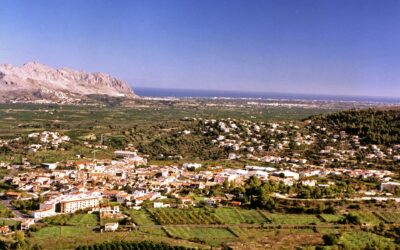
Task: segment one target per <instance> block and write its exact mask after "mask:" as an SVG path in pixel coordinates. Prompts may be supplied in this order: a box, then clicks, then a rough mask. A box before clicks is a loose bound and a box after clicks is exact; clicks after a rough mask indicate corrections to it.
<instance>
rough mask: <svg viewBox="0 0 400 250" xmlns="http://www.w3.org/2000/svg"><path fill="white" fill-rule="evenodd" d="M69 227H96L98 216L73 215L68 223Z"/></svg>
mask: <svg viewBox="0 0 400 250" xmlns="http://www.w3.org/2000/svg"><path fill="white" fill-rule="evenodd" d="M68 224H69V225H74V226H97V224H98V215H97V214H74V215H73V216H72V218H71V219H70V220H69V221H68Z"/></svg>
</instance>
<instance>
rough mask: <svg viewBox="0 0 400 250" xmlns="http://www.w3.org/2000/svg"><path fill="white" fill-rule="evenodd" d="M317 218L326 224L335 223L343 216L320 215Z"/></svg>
mask: <svg viewBox="0 0 400 250" xmlns="http://www.w3.org/2000/svg"><path fill="white" fill-rule="evenodd" d="M319 216H320V217H321V218H322V220H323V221H325V222H328V223H336V222H338V221H340V220H341V219H342V218H343V216H340V215H335V214H320V215H319Z"/></svg>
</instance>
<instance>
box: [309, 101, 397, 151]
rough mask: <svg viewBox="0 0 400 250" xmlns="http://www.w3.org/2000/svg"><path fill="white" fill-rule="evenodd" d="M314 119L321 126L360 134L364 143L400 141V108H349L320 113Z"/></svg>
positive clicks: (386, 143) (392, 142) (389, 143)
mask: <svg viewBox="0 0 400 250" xmlns="http://www.w3.org/2000/svg"><path fill="white" fill-rule="evenodd" d="M313 119H314V120H315V121H316V122H317V123H320V124H321V126H325V127H328V128H330V129H333V130H336V131H338V130H344V131H346V133H348V134H350V135H358V136H359V137H360V138H362V142H363V143H364V144H385V145H391V144H395V143H399V142H400V110H376V109H368V110H349V111H340V112H335V113H332V114H328V115H318V116H316V117H313Z"/></svg>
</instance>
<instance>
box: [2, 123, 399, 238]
mask: <svg viewBox="0 0 400 250" xmlns="http://www.w3.org/2000/svg"><path fill="white" fill-rule="evenodd" d="M181 122H183V123H190V126H185V129H183V130H179V129H170V130H165V131H168V133H170V136H175V137H177V138H182V139H183V138H185V137H190V136H194V135H196V136H200V137H204V138H206V139H207V141H208V142H209V146H210V147H213V148H217V149H220V150H222V152H224V154H223V158H222V159H220V161H212V162H210V161H204V160H196V159H194V160H193V159H192V160H191V159H187V157H186V156H185V155H179V154H166V155H156V157H157V159H161V160H164V163H163V161H161V162H160V163H158V164H157V163H154V162H153V161H152V159H151V158H152V157H151V156H150V155H148V154H144V153H143V152H141V151H139V150H138V149H136V148H135V147H134V146H133V145H128V146H127V147H125V148H122V149H117V150H116V149H114V151H112V158H111V159H110V158H105V159H102V158H99V157H96V152H101V151H107V152H109V151H110V150H113V149H112V148H111V147H109V146H107V145H105V144H103V136H101V141H100V142H98V141H93V140H86V138H90V137H91V136H90V135H89V136H86V137H83V138H85V139H84V140H83V141H79V142H78V143H79V145H81V146H82V147H84V148H86V149H87V150H89V152H93V155H87V154H86V155H85V156H84V155H76V156H75V159H73V160H67V161H64V162H42V163H40V164H34V163H32V162H30V161H29V158H27V157H26V158H25V157H23V158H22V159H21V163H20V164H10V163H6V162H1V163H0V167H1V169H4V170H5V171H8V172H10V173H13V174H12V175H6V176H4V178H3V183H4V185H6V186H7V187H8V188H7V190H5V191H4V192H3V193H2V194H1V195H2V200H0V201H1V203H2V204H3V205H4V206H5V207H6V208H7V209H9V210H10V211H12V213H13V216H10V218H8V220H14V221H15V222H16V223H17V225H18V226H10V225H2V226H1V227H0V233H1V234H3V235H9V234H13V233H15V232H17V230H23V231H28V232H29V231H31V230H32V228H37V225H39V228H40V227H43V224H47V223H49V219H50V221H51V220H53V219H51V218H58V217H59V216H64V215H71V216H74V214H78V215H79V214H82V213H85V214H90V215H92V214H95V215H96V216H98V217H99V218H100V221H102V223H101V226H100V228H99V229H98V230H100V232H118V231H126V230H127V229H129V230H132V228H133V229H135V228H136V230H137V228H138V227H140V226H141V225H137V224H135V223H134V222H133V221H135V222H136V220H135V218H134V217H132V215H131V214H132V212H127V211H145V212H144V213H149V212H148V211H149V210H148V209H156V211H157V210H159V211H163V209H181V210H185V209H191V208H205V207H209V208H212V209H217V208H221V207H222V208H227V209H230V208H240V209H247V208H248V207H249V206H250V205H251V204H250V203H251V200H248V199H246V198H244V195H245V193H243V192H244V191H241V190H243V189H244V188H248V185H249V183H252V182H254V181H255V180H256V182H257V181H260V183H267V184H268V185H269V186H268V187H267V189H268V188H269V189H270V190H269V191H268V197H270V198H271V199H275V200H281V201H294V202H297V201H298V202H302V201H314V202H340V201H345V202H365V201H372V202H394V203H399V202H400V182H399V172H398V168H397V167H396V166H398V164H399V162H400V145H398V144H395V145H392V146H383V145H375V144H371V145H366V144H365V143H363V138H359V137H358V136H351V135H348V134H346V132H345V131H337V132H335V131H331V130H329V129H327V128H325V127H322V126H320V125H319V124H315V123H314V122H313V121H311V120H305V121H301V122H298V121H297V122H287V121H281V122H257V121H252V120H239V119H230V118H227V119H202V118H188V117H186V118H183V119H182V120H181ZM22 142H23V143H22ZM70 143H77V142H74V141H73V139H71V138H70V137H69V136H67V135H64V134H63V133H59V132H56V131H43V132H35V133H30V134H28V135H27V136H25V137H18V138H15V139H7V140H0V145H1V146H6V147H8V146H13V145H15V144H18V145H24V146H23V149H22V150H23V151H26V152H28V154H30V155H35V154H36V153H40V152H46V151H51V152H63V151H66V150H68V148H69V144H70ZM219 162H220V164H219ZM246 190H247V189H246ZM246 192H247V191H246ZM270 198H268V199H270ZM27 204H29V205H27ZM268 204H269V203H268ZM261 208H262V209H265V208H268V205H266V206H265V207H261ZM146 211H147V212H146ZM152 211H153V210H152ZM160 214H162V212H160ZM155 216H159V215H157V214H156V215H155ZM157 218H158V217H157ZM132 219H133V221H132ZM158 219H159V218H158ZM126 221H129V226H127V222H126ZM121 223H122V224H121ZM34 230H37V229H34Z"/></svg>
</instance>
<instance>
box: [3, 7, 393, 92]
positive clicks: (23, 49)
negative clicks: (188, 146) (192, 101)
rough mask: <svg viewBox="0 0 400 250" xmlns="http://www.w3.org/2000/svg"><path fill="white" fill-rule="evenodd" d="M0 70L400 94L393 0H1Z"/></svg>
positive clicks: (194, 85)
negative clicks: (34, 65) (46, 68)
mask: <svg viewBox="0 0 400 250" xmlns="http://www.w3.org/2000/svg"><path fill="white" fill-rule="evenodd" d="M0 14H1V17H0V31H1V35H0V36H1V41H2V44H0V63H11V64H14V65H21V64H23V63H26V62H29V61H38V62H41V63H44V64H48V65H50V66H52V67H56V68H59V67H69V68H73V69H78V70H83V71H90V72H97V71H100V72H104V73H108V74H111V75H113V76H115V77H117V78H120V79H122V80H125V81H126V82H128V83H129V84H130V85H131V86H132V87H133V88H137V87H142V88H143V87H144V88H161V89H187V90H196V89H198V90H221V91H223V90H230V91H246V92H263V93H288V94H294V93H297V94H309V95H315V94H317V95H340V96H368V97H388V98H396V97H400V73H398V68H400V47H399V46H400V45H399V44H400V34H399V33H398V32H397V31H398V30H399V28H400V19H399V18H398V17H399V15H400V2H398V1H392V0H388V1H384V2H381V1H361V0H350V1H343V0H339V1H311V0H299V1H290V0H284V1H237V0H234V1H177V0H173V1H134V2H133V1H122V0H119V1H105V0H104V1H93V0H88V1H77V0H72V1H49V0H38V1H34V2H33V1H23V0H19V1H10V0H6V1H4V2H3V4H2V6H1V7H0Z"/></svg>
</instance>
